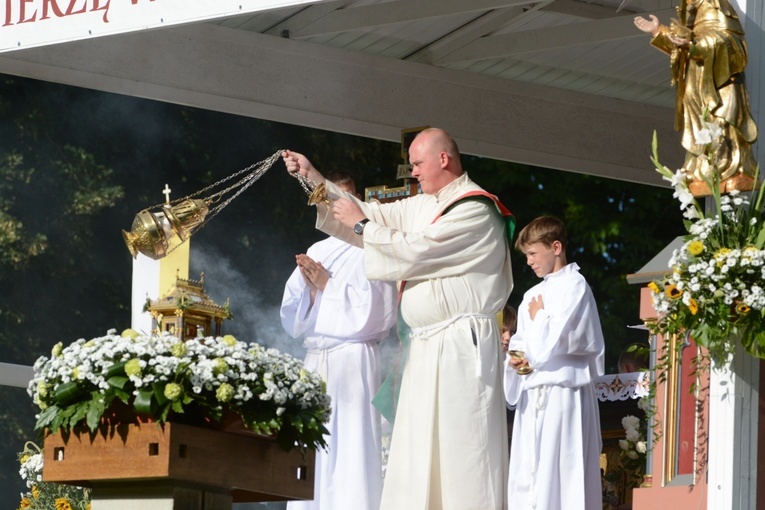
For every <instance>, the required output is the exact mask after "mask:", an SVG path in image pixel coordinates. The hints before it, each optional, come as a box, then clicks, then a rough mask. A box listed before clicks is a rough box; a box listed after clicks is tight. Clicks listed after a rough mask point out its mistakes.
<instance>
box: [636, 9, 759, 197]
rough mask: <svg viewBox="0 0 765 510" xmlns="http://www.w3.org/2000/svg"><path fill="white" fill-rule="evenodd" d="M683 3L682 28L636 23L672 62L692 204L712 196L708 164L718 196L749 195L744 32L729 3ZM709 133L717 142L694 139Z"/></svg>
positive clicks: (751, 131) (752, 164)
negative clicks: (714, 134) (696, 198)
mask: <svg viewBox="0 0 765 510" xmlns="http://www.w3.org/2000/svg"><path fill="white" fill-rule="evenodd" d="M681 2H682V3H681V5H680V6H679V7H677V12H678V15H679V17H680V20H672V23H671V24H670V26H666V25H662V24H660V23H659V20H658V19H657V18H656V16H654V15H653V14H651V15H650V19H645V18H643V17H642V16H638V17H636V18H635V26H637V27H638V28H639V29H640V30H642V31H643V32H646V33H648V34H651V45H653V46H655V47H656V48H658V49H659V50H661V51H663V52H665V53H667V54H668V55H669V56H670V68H671V71H672V84H673V85H674V86H675V87H676V88H677V99H676V104H675V129H677V130H678V131H679V130H682V133H683V136H682V144H683V147H684V148H685V150H686V156H685V163H684V164H683V171H684V172H685V173H686V175H687V176H688V178H689V185H690V190H691V192H692V193H693V194H694V195H695V196H704V195H709V194H711V190H710V189H709V186H708V185H707V184H706V182H705V180H704V178H703V177H704V175H708V174H707V172H709V171H710V165H709V162H710V161H713V162H714V163H715V165H714V168H712V170H713V171H714V172H717V174H718V176H717V178H719V183H720V191H721V192H723V193H726V192H729V191H732V190H740V191H749V190H752V189H754V188H756V187H757V177H758V176H757V161H756V160H755V157H754V154H753V152H752V144H753V143H754V142H755V141H756V140H757V125H756V124H755V122H754V119H753V118H752V114H751V112H750V110H749V97H748V94H747V91H746V87H745V85H744V69H745V68H746V64H747V48H746V41H745V40H744V29H743V28H742V26H741V23H740V22H739V19H738V15H737V14H736V11H735V9H734V8H733V7H732V6H731V5H730V3H729V2H728V0H681ZM705 122H706V123H709V125H707V124H706V123H705ZM710 126H711V127H712V128H713V129H714V131H713V132H715V131H716V132H717V133H720V136H718V137H717V140H712V141H711V142H709V141H706V142H705V141H704V140H700V139H697V138H698V136H697V135H698V134H699V133H700V132H702V131H703V130H705V129H706V130H707V131H710V129H709V128H710Z"/></svg>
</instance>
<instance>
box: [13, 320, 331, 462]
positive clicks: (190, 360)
mask: <svg viewBox="0 0 765 510" xmlns="http://www.w3.org/2000/svg"><path fill="white" fill-rule="evenodd" d="M34 373H35V375H34V378H33V379H32V381H30V383H29V387H28V393H29V395H30V396H31V397H32V399H33V400H34V402H35V404H37V405H38V406H39V408H40V410H41V412H40V414H38V415H37V423H36V429H37V430H41V431H49V432H52V433H55V432H56V431H57V430H58V429H60V428H61V429H64V430H70V429H71V428H73V427H75V426H79V425H85V426H87V427H88V428H89V429H90V430H91V431H93V430H95V429H96V428H97V427H98V426H99V424H101V423H103V422H104V421H107V422H109V421H110V420H111V421H119V420H120V419H122V418H121V417H115V416H114V415H113V412H114V409H115V408H116V407H120V406H122V407H123V408H125V407H127V408H128V409H129V410H130V411H131V412H132V413H133V414H134V415H137V416H148V417H150V418H151V419H153V420H155V421H157V422H160V423H162V422H165V421H184V422H189V423H195V422H198V421H212V422H219V421H220V420H221V418H222V417H223V416H224V414H225V413H227V412H234V413H236V414H238V415H239V416H240V417H241V419H242V422H243V424H244V426H245V427H246V428H247V429H249V430H251V431H254V432H257V433H261V434H266V435H271V436H275V437H276V440H277V442H278V443H279V444H280V445H281V446H282V447H283V448H284V449H286V450H289V449H291V448H293V447H294V446H295V445H302V446H303V447H308V448H313V449H315V448H318V447H324V446H325V444H326V443H325V441H324V437H323V436H324V434H327V430H326V427H325V426H324V423H326V422H327V421H328V419H329V414H330V399H329V397H328V396H327V394H326V387H325V384H324V382H323V381H322V380H321V378H320V377H319V376H318V375H317V374H315V373H312V372H309V371H307V370H306V369H305V368H304V367H303V363H302V362H301V361H299V360H296V359H294V358H292V357H291V356H289V355H287V354H282V353H280V352H279V351H277V350H275V349H265V348H263V347H262V346H260V345H258V344H256V343H249V344H248V343H245V342H240V341H238V340H236V339H235V338H234V337H233V336H231V335H226V336H224V337H206V338H202V337H200V338H193V339H190V340H187V341H185V342H182V341H180V340H179V339H178V338H177V337H175V336H173V335H170V334H169V333H163V334H161V335H158V336H155V335H141V334H139V333H137V332H135V331H133V330H125V331H124V332H123V333H122V334H121V335H117V334H116V330H109V332H108V333H107V334H106V336H103V337H99V338H94V339H92V340H85V339H80V340H77V341H76V342H74V343H72V344H71V345H69V346H67V347H63V345H62V344H61V343H58V344H56V346H54V347H53V350H52V352H51V357H50V358H47V357H45V356H43V357H40V358H39V359H38V360H37V361H36V362H35V364H34Z"/></svg>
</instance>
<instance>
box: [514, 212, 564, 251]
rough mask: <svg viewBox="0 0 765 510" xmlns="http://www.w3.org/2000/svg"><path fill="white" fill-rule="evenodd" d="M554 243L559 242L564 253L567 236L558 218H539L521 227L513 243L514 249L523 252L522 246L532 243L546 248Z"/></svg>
mask: <svg viewBox="0 0 765 510" xmlns="http://www.w3.org/2000/svg"><path fill="white" fill-rule="evenodd" d="M555 241H560V244H561V247H562V248H563V251H564V252H565V251H566V245H567V244H568V236H567V235H566V227H565V226H564V225H563V222H562V221H560V220H559V219H558V218H554V217H552V216H540V217H538V218H535V219H534V220H532V221H531V223H529V224H528V225H526V226H525V227H523V230H521V231H520V233H519V234H518V239H516V241H515V249H516V250H520V251H523V247H524V246H528V245H530V244H534V243H542V244H544V245H545V246H547V247H550V246H552V244H553V243H554V242H555Z"/></svg>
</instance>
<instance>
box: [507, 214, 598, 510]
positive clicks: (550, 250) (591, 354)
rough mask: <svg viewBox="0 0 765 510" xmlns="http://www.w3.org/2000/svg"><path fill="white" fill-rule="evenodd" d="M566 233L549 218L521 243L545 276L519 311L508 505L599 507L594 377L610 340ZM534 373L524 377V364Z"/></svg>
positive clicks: (510, 371) (511, 371) (511, 369)
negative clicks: (569, 254) (570, 254)
mask: <svg viewBox="0 0 765 510" xmlns="http://www.w3.org/2000/svg"><path fill="white" fill-rule="evenodd" d="M566 244H567V235H566V230H565V227H564V225H563V223H561V222H560V221H559V220H558V219H556V218H552V217H549V216H542V217H539V218H537V219H535V220H533V221H532V222H531V223H529V224H528V225H527V226H526V227H524V229H523V230H521V232H520V233H519V235H518V240H517V241H516V243H515V245H516V247H517V248H518V249H520V250H521V251H522V252H523V253H524V254H525V255H526V261H527V263H528V265H529V266H530V267H531V268H532V269H533V270H534V273H535V274H536V275H537V276H538V277H540V278H542V279H543V280H542V282H540V283H538V284H537V285H535V286H534V287H532V288H531V289H530V290H528V291H527V292H526V293H525V294H524V296H523V301H522V302H521V305H520V307H519V308H518V325H517V329H516V332H515V334H514V335H513V337H512V338H511V339H510V345H509V349H510V350H511V354H512V350H519V351H523V352H524V356H525V360H523V359H521V358H520V357H512V356H511V355H508V363H507V364H506V370H505V396H506V398H507V403H508V404H509V405H510V406H515V407H516V411H515V419H514V423H513V435H512V438H513V440H512V444H511V446H510V448H511V450H510V476H509V481H508V502H509V505H510V506H511V507H512V508H515V509H518V510H525V509H537V510H562V509H565V510H599V509H600V508H601V507H602V500H601V498H602V494H601V478H600V450H601V446H602V444H601V435H600V413H599V411H598V401H597V397H596V395H595V387H594V379H595V378H596V377H598V376H600V375H603V359H604V349H605V345H604V342H603V333H602V331H601V326H600V318H599V316H598V309H597V305H596V303H595V299H594V297H593V295H592V291H591V290H590V287H589V285H588V284H587V282H586V281H585V279H584V277H583V276H582V275H581V274H580V273H579V266H578V265H577V264H576V263H571V264H567V262H566ZM526 366H528V367H531V369H532V372H531V373H529V374H527V375H519V373H518V372H517V370H518V369H520V368H521V367H526Z"/></svg>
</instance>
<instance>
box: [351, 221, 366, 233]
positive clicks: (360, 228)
mask: <svg viewBox="0 0 765 510" xmlns="http://www.w3.org/2000/svg"><path fill="white" fill-rule="evenodd" d="M368 221H369V219H368V218H364V219H363V220H361V221H360V222H358V223H356V224H355V225H354V226H353V231H354V232H355V233H357V234H358V235H361V234H363V233H364V227H365V226H366V224H367V222H368Z"/></svg>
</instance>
